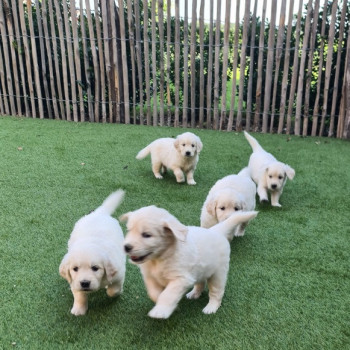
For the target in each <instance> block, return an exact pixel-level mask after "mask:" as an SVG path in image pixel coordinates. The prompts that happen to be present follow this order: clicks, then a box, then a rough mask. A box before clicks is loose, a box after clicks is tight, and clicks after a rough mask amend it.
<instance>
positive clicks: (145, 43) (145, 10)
mask: <svg viewBox="0 0 350 350" xmlns="http://www.w3.org/2000/svg"><path fill="white" fill-rule="evenodd" d="M143 36H144V38H143V50H144V64H145V82H146V100H147V102H146V104H147V114H146V118H147V125H151V95H150V93H151V89H150V83H149V82H150V71H149V66H150V62H149V46H148V44H149V37H148V1H147V0H143Z"/></svg>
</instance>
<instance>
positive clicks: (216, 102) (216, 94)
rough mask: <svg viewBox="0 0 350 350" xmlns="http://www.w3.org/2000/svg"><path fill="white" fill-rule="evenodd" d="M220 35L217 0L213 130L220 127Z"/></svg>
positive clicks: (218, 4)
mask: <svg viewBox="0 0 350 350" xmlns="http://www.w3.org/2000/svg"><path fill="white" fill-rule="evenodd" d="M220 34H221V0H217V6H216V24H215V56H214V120H213V128H214V130H217V129H218V126H219V97H220V96H219V71H220V65H219V59H220V51H221V50H220Z"/></svg>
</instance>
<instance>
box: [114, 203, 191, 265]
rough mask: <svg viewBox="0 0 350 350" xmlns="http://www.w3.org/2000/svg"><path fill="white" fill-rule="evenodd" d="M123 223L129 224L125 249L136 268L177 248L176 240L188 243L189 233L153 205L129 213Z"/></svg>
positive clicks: (166, 213) (175, 220)
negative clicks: (186, 240) (136, 265)
mask: <svg viewBox="0 0 350 350" xmlns="http://www.w3.org/2000/svg"><path fill="white" fill-rule="evenodd" d="M120 220H121V221H127V229H128V232H127V235H126V237H125V240H124V249H125V252H126V253H127V254H128V255H129V257H130V260H131V261H132V262H134V263H136V264H142V263H144V262H145V261H147V260H153V259H157V258H159V257H161V256H162V255H164V254H166V252H167V251H169V250H170V249H171V248H172V247H174V246H175V243H176V240H179V241H185V239H186V235H187V231H188V229H187V227H186V226H185V225H183V224H181V223H180V222H179V221H178V220H177V219H176V218H175V217H174V216H172V215H171V214H170V213H169V212H167V211H166V210H165V209H161V208H157V207H156V206H153V205H152V206H149V207H144V208H141V209H138V210H136V211H134V212H129V213H126V214H124V215H122V216H121V217H120Z"/></svg>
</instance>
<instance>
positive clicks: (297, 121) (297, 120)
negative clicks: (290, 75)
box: [294, 0, 313, 136]
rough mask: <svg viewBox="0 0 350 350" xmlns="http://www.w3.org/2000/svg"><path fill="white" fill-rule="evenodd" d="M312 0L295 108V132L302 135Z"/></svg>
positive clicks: (308, 12) (309, 6)
mask: <svg viewBox="0 0 350 350" xmlns="http://www.w3.org/2000/svg"><path fill="white" fill-rule="evenodd" d="M312 11H313V10H312V0H309V2H308V5H307V14H306V21H305V29H304V38H303V46H302V51H301V58H300V68H299V79H298V89H297V101H296V109H295V124H294V134H295V135H298V136H299V135H300V122H301V108H302V103H303V96H304V74H305V60H306V55H307V48H308V46H309V37H310V26H311V16H312Z"/></svg>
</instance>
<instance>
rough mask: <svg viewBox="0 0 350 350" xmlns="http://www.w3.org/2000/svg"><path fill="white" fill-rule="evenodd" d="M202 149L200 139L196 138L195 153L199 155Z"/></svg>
mask: <svg viewBox="0 0 350 350" xmlns="http://www.w3.org/2000/svg"><path fill="white" fill-rule="evenodd" d="M202 149H203V143H202V141H201V139H200V138H199V137H198V136H197V153H198V154H199V153H200V152H201V150H202Z"/></svg>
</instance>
